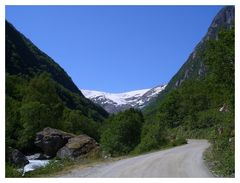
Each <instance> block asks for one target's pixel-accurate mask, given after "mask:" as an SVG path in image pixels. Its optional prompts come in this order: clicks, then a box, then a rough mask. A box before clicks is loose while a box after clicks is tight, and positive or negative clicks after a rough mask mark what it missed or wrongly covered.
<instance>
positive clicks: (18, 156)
mask: <svg viewBox="0 0 240 183" xmlns="http://www.w3.org/2000/svg"><path fill="white" fill-rule="evenodd" d="M6 159H7V162H10V163H12V164H14V165H16V166H20V167H23V166H25V165H26V164H28V163H29V161H28V159H27V158H26V156H24V154H23V153H21V152H20V151H19V150H17V149H14V148H12V147H7V150H6Z"/></svg>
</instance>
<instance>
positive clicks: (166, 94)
mask: <svg viewBox="0 0 240 183" xmlns="http://www.w3.org/2000/svg"><path fill="white" fill-rule="evenodd" d="M234 26H235V7H234V6H225V7H223V8H222V9H221V10H220V11H219V12H218V13H217V14H216V16H215V18H214V19H213V20H212V22H211V24H210V25H209V28H208V30H207V32H206V34H205V35H203V37H202V39H201V40H200V42H199V43H198V44H197V45H196V47H195V48H194V49H193V52H192V53H189V57H188V59H187V60H186V62H185V63H184V64H183V65H182V67H181V68H179V70H178V71H177V73H176V74H175V75H174V76H172V78H171V79H170V80H169V82H168V83H166V84H163V83H162V84H161V83H159V85H158V86H155V87H153V88H146V89H141V90H134V91H129V92H123V93H108V92H103V91H93V90H87V88H86V89H82V87H79V88H78V87H77V85H76V84H75V83H74V82H73V80H72V78H71V77H70V76H69V74H68V73H67V72H66V71H65V70H64V69H63V68H62V67H61V66H60V65H59V64H58V63H57V62H56V61H54V60H53V59H52V58H51V57H50V56H48V55H47V54H46V53H44V52H43V51H41V50H40V49H39V48H38V47H37V46H36V45H35V44H33V42H32V41H31V40H30V39H28V38H27V37H25V36H24V35H23V34H22V33H21V32H20V31H18V30H17V29H16V28H15V27H14V25H12V24H11V23H10V22H8V21H7V20H6V21H5V28H6V30H5V34H6V35H5V36H6V38H5V46H6V50H5V51H6V60H5V65H6V73H5V78H6V79H5V84H6V91H5V111H6V114H5V115H6V119H5V126H6V129H5V130H6V137H5V147H6V158H5V162H6V163H5V167H6V177H38V176H46V177H47V176H49V175H50V174H51V173H57V172H61V170H63V169H65V168H66V167H71V165H72V164H75V163H79V164H82V163H84V162H85V161H88V160H89V161H93V162H95V161H104V160H105V159H107V160H108V159H111V158H113V159H114V158H117V157H122V156H134V157H130V158H126V159H123V160H119V161H115V162H107V163H106V162H104V163H100V164H96V165H94V166H88V165H86V166H85V167H84V168H83V167H81V166H80V167H77V168H76V167H75V168H73V169H71V170H69V171H68V172H64V173H62V174H60V175H59V177H136V178H137V177H213V175H212V173H211V172H214V175H217V176H220V177H235V27H234ZM91 54H92V53H91ZM91 54H90V55H91ZM146 62H147V60H146ZM98 69H99V68H98ZM81 70H84V68H79V73H81V72H80V71H81ZM109 70H110V69H109ZM159 73H160V68H159ZM159 73H156V77H160V74H159ZM89 74H90V75H94V72H92V73H89ZM123 74H124V73H123ZM78 77H86V76H84V75H81V74H79V76H78ZM86 78H87V77H86ZM96 82H98V83H99V82H103V81H96ZM115 82H116V81H115ZM203 139H204V140H203ZM186 143H187V144H186ZM177 146H178V147H177ZM164 148H168V149H165V150H161V149H164ZM206 149H208V150H207V151H206ZM160 150H161V151H160ZM152 151H154V152H153V153H149V152H152ZM204 152H206V153H204ZM36 154H37V156H35V155H36ZM29 155H31V156H29ZM32 155H34V156H32ZM29 157H30V159H29ZM203 159H205V160H206V162H207V163H208V164H210V165H211V166H210V167H208V168H210V170H209V169H208V168H207V167H206V166H205V164H204V160H203ZM55 160H56V161H55ZM39 161H40V162H41V161H43V162H45V161H46V162H49V164H48V165H46V166H45V165H44V166H45V167H42V168H41V167H38V168H39V169H38V170H36V171H35V170H34V171H32V172H26V173H25V172H21V171H24V168H23V167H24V166H29V167H30V168H31V166H32V164H33V163H34V162H35V163H36V162H37V164H38V163H39ZM56 162H57V163H56ZM31 163H32V164H31ZM33 166H38V165H36V164H35V165H33ZM29 167H28V168H29ZM19 169H21V171H19ZM22 173H23V174H24V176H22Z"/></svg>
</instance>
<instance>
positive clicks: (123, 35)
mask: <svg viewBox="0 0 240 183" xmlns="http://www.w3.org/2000/svg"><path fill="white" fill-rule="evenodd" d="M221 8H222V6H6V19H7V20H8V21H9V22H10V23H12V24H13V25H14V26H15V27H16V28H17V29H18V30H19V31H20V32H22V33H23V34H24V35H25V36H26V37H27V38H29V39H30V40H31V41H32V42H33V43H34V44H35V45H36V46H37V47H38V48H40V49H41V50H42V51H44V52H45V53H47V54H48V55H49V56H50V57H52V58H53V59H54V60H55V61H56V62H57V63H58V64H60V66H61V67H63V68H64V70H65V71H66V72H67V73H68V74H69V75H70V77H71V78H72V79H73V81H74V82H75V84H76V85H77V86H78V87H79V88H80V89H81V88H83V89H90V90H99V91H106V92H125V91H130V90H138V89H144V88H151V87H154V86H157V85H159V84H165V83H167V82H169V80H170V79H171V78H172V76H173V75H174V74H175V73H176V72H177V71H178V70H179V69H180V67H181V66H182V64H183V63H184V62H185V61H186V60H187V58H188V56H189V55H190V53H191V52H192V51H193V49H194V47H195V46H196V44H197V43H198V42H199V41H200V40H201V38H202V37H203V36H204V34H205V33H206V32H207V29H208V27H209V25H210V23H211V21H212V20H213V18H214V16H215V15H216V14H217V12H218V11H219V10H220V9H221Z"/></svg>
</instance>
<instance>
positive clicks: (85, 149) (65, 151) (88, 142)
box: [57, 134, 99, 159]
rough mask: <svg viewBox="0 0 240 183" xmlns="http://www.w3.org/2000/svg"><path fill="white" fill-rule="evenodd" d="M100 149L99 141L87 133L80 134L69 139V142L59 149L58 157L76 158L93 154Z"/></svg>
mask: <svg viewBox="0 0 240 183" xmlns="http://www.w3.org/2000/svg"><path fill="white" fill-rule="evenodd" d="M98 151H99V145H98V143H97V142H96V141H95V140H94V139H93V138H91V137H89V136H87V135H84V134H82V135H78V136H76V137H73V138H71V139H69V140H68V143H67V144H66V145H65V146H64V147H62V148H61V149H59V151H58V152H57V157H58V158H60V159H64V158H69V159H76V158H81V157H87V156H89V155H90V156H92V155H93V154H96V153H97V152H98Z"/></svg>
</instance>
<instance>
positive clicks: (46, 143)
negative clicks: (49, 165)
mask: <svg viewBox="0 0 240 183" xmlns="http://www.w3.org/2000/svg"><path fill="white" fill-rule="evenodd" d="M74 136H75V135H73V134H71V133H66V132H64V131H61V130H57V129H53V128H49V127H47V128H44V129H43V131H41V132H38V133H37V134H36V139H35V142H34V143H35V145H36V146H38V147H40V148H41V149H42V150H43V152H44V154H46V155H47V156H51V157H53V156H55V155H56V153H57V151H58V150H59V149H60V148H62V147H63V146H64V145H65V144H66V143H67V142H68V139H70V138H72V137H74Z"/></svg>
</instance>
